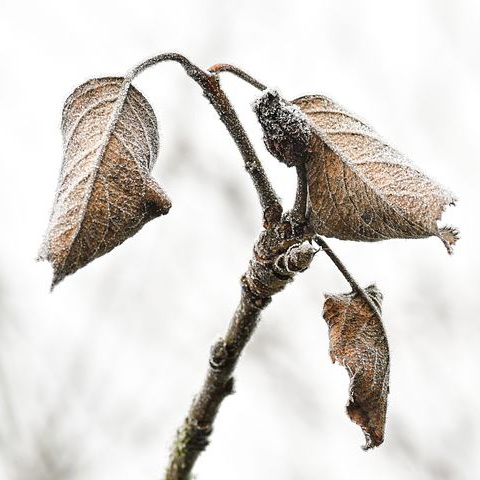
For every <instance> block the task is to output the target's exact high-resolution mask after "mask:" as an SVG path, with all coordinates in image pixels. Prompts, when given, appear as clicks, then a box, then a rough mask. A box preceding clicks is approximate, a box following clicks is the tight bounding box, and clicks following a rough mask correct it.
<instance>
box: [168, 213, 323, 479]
mask: <svg viewBox="0 0 480 480" xmlns="http://www.w3.org/2000/svg"><path fill="white" fill-rule="evenodd" d="M290 227H291V221H290V218H289V216H287V215H285V216H284V219H283V220H282V221H281V222H277V223H276V224H270V228H268V229H266V230H264V231H263V232H262V234H261V235H260V237H259V239H258V240H257V242H256V244H255V247H254V256H253V258H252V260H251V261H250V266H249V269H248V271H247V272H246V273H245V275H244V276H243V277H242V295H241V299H240V303H239V305H238V307H237V309H236V311H235V314H234V316H233V318H232V320H231V322H230V325H229V326H228V329H227V331H226V333H225V336H224V337H223V338H220V339H219V340H218V341H217V342H216V343H215V344H214V346H213V347H212V349H211V354H210V362H209V368H208V372H207V376H206V378H205V381H204V383H203V386H202V388H201V390H200V393H199V394H198V395H197V396H196V397H195V398H194V400H193V403H192V405H191V407H190V410H189V413H188V416H187V418H186V419H185V421H184V423H183V425H182V426H181V428H180V429H179V430H178V431H177V437H176V440H175V442H174V446H173V449H172V452H171V456H170V463H169V466H168V469H167V472H166V475H165V480H187V479H189V478H190V473H191V471H192V468H193V466H194V464H195V461H196V460H197V458H198V456H199V455H200V453H201V452H202V451H203V450H204V449H205V448H206V446H207V445H208V442H209V437H210V434H211V433H212V430H213V423H214V420H215V417H216V415H217V413H218V410H219V407H220V405H221V403H222V402H223V400H224V399H225V397H227V396H228V395H230V394H231V393H233V384H234V381H233V377H232V374H233V371H234V369H235V366H236V364H237V361H238V359H239V357H240V355H241V353H242V351H243V349H244V348H245V346H246V345H247V343H248V341H249V340H250V337H251V336H252V333H253V332H254V330H255V328H256V326H257V324H258V321H259V319H260V314H261V312H262V311H263V310H264V309H265V307H266V306H267V305H268V304H269V303H270V301H271V299H272V296H273V295H275V294H276V293H278V292H279V291H280V290H282V289H283V288H284V287H285V286H286V285H287V284H288V283H289V282H291V281H292V280H293V277H294V275H295V274H296V273H297V272H302V271H304V270H306V269H307V268H308V266H309V265H310V262H311V261H312V259H313V257H314V255H315V250H314V249H313V247H311V246H309V244H307V243H304V240H305V239H311V235H310V234H309V232H308V231H306V230H301V229H300V230H297V231H292V230H291V228H290ZM294 230H295V229H294Z"/></svg>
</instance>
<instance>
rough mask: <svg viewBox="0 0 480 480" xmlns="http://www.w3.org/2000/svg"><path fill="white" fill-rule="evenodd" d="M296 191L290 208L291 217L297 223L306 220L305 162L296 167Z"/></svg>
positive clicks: (306, 189) (306, 188)
mask: <svg viewBox="0 0 480 480" xmlns="http://www.w3.org/2000/svg"><path fill="white" fill-rule="evenodd" d="M296 168H297V193H296V195H295V203H294V205H293V208H292V218H294V219H295V220H296V221H297V222H299V223H305V222H306V214H307V195H308V186H307V170H306V168H305V164H303V163H302V164H300V165H298V166H297V167H296Z"/></svg>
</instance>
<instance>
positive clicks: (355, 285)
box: [313, 235, 382, 320]
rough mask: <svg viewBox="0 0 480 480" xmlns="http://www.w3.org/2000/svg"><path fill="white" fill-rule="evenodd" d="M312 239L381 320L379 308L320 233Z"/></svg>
mask: <svg viewBox="0 0 480 480" xmlns="http://www.w3.org/2000/svg"><path fill="white" fill-rule="evenodd" d="M313 240H314V242H315V243H316V244H317V245H318V246H319V247H321V249H322V250H323V251H324V252H325V253H326V254H327V255H328V256H329V257H330V260H332V262H333V263H334V264H335V266H336V267H337V268H338V270H340V273H341V274H342V275H343V276H344V278H345V280H346V281H347V282H348V283H349V284H350V286H351V287H352V290H353V291H354V292H357V293H358V294H359V295H360V296H361V297H362V298H363V299H364V300H365V301H366V302H367V303H368V305H369V307H370V308H371V309H372V311H373V312H374V313H375V315H377V317H378V318H379V319H380V320H381V319H382V315H381V313H380V310H379V309H378V307H377V306H376V305H375V303H374V301H373V300H372V298H371V297H370V295H368V293H367V292H366V291H365V290H364V289H363V288H362V287H361V286H360V285H359V284H358V283H357V281H356V280H355V279H354V278H353V276H352V275H351V273H350V272H349V271H348V270H347V267H345V265H344V264H343V262H342V261H341V260H340V258H338V257H337V255H336V254H335V253H334V251H333V250H332V249H331V248H330V247H329V245H328V243H327V242H326V241H325V240H324V239H323V238H322V237H321V236H320V235H316V236H315V237H314V238H313Z"/></svg>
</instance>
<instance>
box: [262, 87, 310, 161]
mask: <svg viewBox="0 0 480 480" xmlns="http://www.w3.org/2000/svg"><path fill="white" fill-rule="evenodd" d="M253 110H254V111H255V113H256V114H257V118H258V121H259V122H260V125H261V126H262V129H263V134H264V135H263V139H264V142H265V146H266V147H267V149H268V151H269V152H270V153H271V154H272V155H273V156H274V157H276V158H277V159H278V160H280V161H281V162H283V163H285V164H286V165H287V166H288V167H292V166H295V165H300V164H303V163H305V161H306V159H307V156H308V153H309V148H310V143H311V137H312V132H311V128H310V125H309V122H308V119H307V118H306V117H305V115H303V114H302V112H301V110H300V109H299V108H298V107H296V106H295V105H292V104H291V103H290V102H287V101H286V100H284V99H283V98H282V97H281V96H280V95H279V94H278V92H276V91H275V90H266V91H265V92H264V93H263V94H262V96H261V97H260V98H258V99H257V100H256V101H255V103H254V104H253Z"/></svg>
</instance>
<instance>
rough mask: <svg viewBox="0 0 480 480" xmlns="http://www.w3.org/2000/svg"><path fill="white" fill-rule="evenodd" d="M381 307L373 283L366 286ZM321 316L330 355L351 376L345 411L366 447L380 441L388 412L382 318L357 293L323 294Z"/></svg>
mask: <svg viewBox="0 0 480 480" xmlns="http://www.w3.org/2000/svg"><path fill="white" fill-rule="evenodd" d="M365 293H366V294H367V295H369V297H370V298H371V299H372V301H373V303H374V304H376V305H378V307H380V304H381V299H382V295H381V293H380V292H379V290H377V288H376V287H375V286H374V285H371V286H369V287H367V288H366V289H365ZM325 298H326V300H325V304H324V307H323V318H324V319H325V321H326V322H327V324H328V328H329V337H330V357H331V359H332V362H338V363H339V364H340V365H343V366H344V367H345V368H346V369H347V371H348V375H349V376H350V398H349V402H348V404H347V413H348V416H349V417H350V419H351V420H352V421H353V422H355V423H356V424H358V425H359V426H360V427H361V428H362V430H363V433H364V434H365V439H366V444H365V446H364V447H363V448H364V449H365V450H366V449H369V448H372V447H376V446H378V445H380V444H381V443H382V442H383V436H384V431H385V419H386V412H387V396H388V383H389V374H390V359H389V353H388V342H387V337H386V335H385V330H384V329H383V325H382V321H381V319H380V318H379V316H378V315H377V313H376V312H373V311H372V308H371V307H370V306H369V304H368V302H367V301H366V300H365V299H364V298H363V297H362V296H361V295H359V294H358V293H350V294H342V295H326V296H325Z"/></svg>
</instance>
